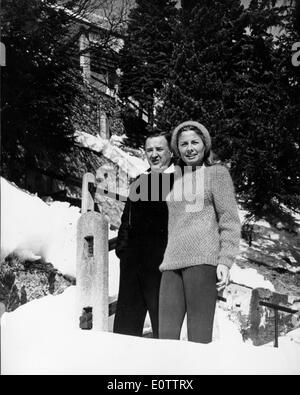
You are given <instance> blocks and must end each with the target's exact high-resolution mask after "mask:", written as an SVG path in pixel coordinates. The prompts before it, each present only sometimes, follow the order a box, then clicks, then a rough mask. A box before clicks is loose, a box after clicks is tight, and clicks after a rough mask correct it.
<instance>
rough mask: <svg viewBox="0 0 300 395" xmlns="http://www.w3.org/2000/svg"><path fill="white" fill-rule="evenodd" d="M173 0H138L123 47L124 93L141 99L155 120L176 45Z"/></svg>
mask: <svg viewBox="0 0 300 395" xmlns="http://www.w3.org/2000/svg"><path fill="white" fill-rule="evenodd" d="M175 3H176V2H175V1H173V0H154V1H146V0H137V1H136V7H135V8H134V9H133V10H132V11H131V13H130V15H129V24H128V30H127V34H126V37H125V42H124V48H123V50H122V51H121V53H120V55H121V63H120V67H121V70H122V72H123V76H122V78H121V90H120V92H121V95H122V97H123V98H125V99H126V98H128V97H131V98H133V99H134V100H136V101H138V102H139V105H140V107H141V109H143V110H145V111H146V112H147V113H148V115H149V123H150V124H152V123H153V110H154V104H155V97H156V94H157V92H158V91H159V90H160V89H161V88H162V86H163V83H164V81H165V76H166V74H167V70H168V65H169V59H170V56H171V54H172V49H173V38H172V35H173V32H172V31H173V25H174V18H175V15H176V8H175Z"/></svg>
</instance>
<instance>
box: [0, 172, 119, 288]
mask: <svg viewBox="0 0 300 395" xmlns="http://www.w3.org/2000/svg"><path fill="white" fill-rule="evenodd" d="M79 216H80V210H79V208H78V207H73V206H70V204H69V203H65V202H53V203H50V204H47V203H45V202H44V201H43V200H41V199H40V198H38V197H37V196H34V195H31V194H29V193H27V192H24V191H22V190H21V189H19V188H17V187H15V186H14V185H13V184H11V183H9V182H8V181H6V180H5V179H4V178H1V260H2V259H4V258H5V257H6V256H7V255H9V254H11V253H13V252H14V253H16V254H17V255H19V256H20V257H22V258H23V259H26V260H37V259H41V258H42V259H44V260H45V261H46V262H50V263H52V264H53V266H54V267H55V268H56V269H58V270H59V271H60V272H61V273H63V274H68V275H71V276H74V277H75V276H76V231H77V230H76V229H77V221H78V218H79ZM116 236H117V232H113V231H110V232H109V238H113V237H116ZM109 271H110V283H109V284H110V292H111V294H112V295H116V294H117V292H118V281H119V260H118V258H117V257H116V255H115V253H114V251H111V252H110V253H109Z"/></svg>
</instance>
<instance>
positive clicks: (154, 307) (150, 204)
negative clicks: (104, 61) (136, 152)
mask: <svg viewBox="0 0 300 395" xmlns="http://www.w3.org/2000/svg"><path fill="white" fill-rule="evenodd" d="M141 177H143V179H141ZM155 177H159V185H160V188H159V196H156V197H158V198H159V200H158V201H151V191H152V189H153V188H151V173H150V172H149V173H148V174H142V175H141V176H139V178H138V179H137V180H135V181H134V182H133V183H132V185H131V187H130V194H129V198H128V199H127V201H126V204H125V208H124V211H123V215H122V219H121V226H120V228H119V233H118V239H117V246H116V254H117V256H118V257H119V258H120V287H119V298H118V304H117V310H116V316H115V322H114V332H117V333H122V334H128V335H135V336H142V333H143V324H144V320H145V316H146V312H147V311H149V315H150V319H151V324H152V330H153V336H154V337H158V298H159V286H160V279H161V273H160V271H159V265H160V264H161V263H162V260H163V256H164V252H165V249H166V246H167V242H168V207H167V203H166V201H165V197H166V192H167V191H168V188H167V189H166V191H164V192H163V190H162V185H163V183H166V184H165V185H168V184H170V187H172V185H173V182H174V175H173V173H171V174H169V173H156V175H155ZM167 178H168V180H167ZM141 180H142V181H143V182H147V183H148V201H142V200H137V201H133V200H132V199H131V196H132V191H133V190H134V189H135V190H136V191H137V192H139V189H138V188H137V187H136V186H137V184H138V183H140V184H141ZM152 185H153V184H152ZM156 189H157V188H156Z"/></svg>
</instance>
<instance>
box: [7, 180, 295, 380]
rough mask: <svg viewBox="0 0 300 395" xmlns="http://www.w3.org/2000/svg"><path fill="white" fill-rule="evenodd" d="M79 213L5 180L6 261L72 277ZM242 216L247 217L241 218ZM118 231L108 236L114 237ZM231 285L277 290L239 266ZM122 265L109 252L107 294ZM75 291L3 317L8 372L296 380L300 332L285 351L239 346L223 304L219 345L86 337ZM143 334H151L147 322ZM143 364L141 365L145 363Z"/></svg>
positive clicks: (286, 341)
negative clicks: (40, 265) (36, 264)
mask: <svg viewBox="0 0 300 395" xmlns="http://www.w3.org/2000/svg"><path fill="white" fill-rule="evenodd" d="M79 215H80V212H79V209H78V208H76V207H71V206H70V205H69V204H68V203H62V202H53V203H51V204H47V203H45V202H43V201H42V200H41V199H39V198H38V197H37V196H34V195H31V194H29V193H27V192H25V191H22V190H20V189H18V188H16V187H15V186H14V185H13V184H11V183H9V182H7V181H6V180H5V179H3V178H1V236H2V237H1V259H3V258H4V257H5V256H7V255H8V254H10V253H12V252H15V253H17V254H19V255H21V256H22V257H23V258H26V259H32V260H36V259H39V258H42V259H45V260H46V261H47V262H51V263H52V264H53V265H54V267H56V268H57V269H58V270H59V271H60V272H62V273H63V274H69V275H72V276H75V274H76V273H75V271H76V224H77V220H78V218H79ZM241 215H243V213H241ZM116 234H117V233H116V232H112V231H110V234H109V238H112V237H115V236H116ZM231 281H233V282H235V283H238V284H243V285H246V286H249V287H251V288H257V287H263V288H268V289H271V290H274V287H273V285H272V284H271V283H270V282H269V281H267V280H265V279H264V277H263V276H262V275H260V274H258V273H257V271H256V270H255V269H250V268H246V269H242V268H240V267H239V266H237V265H234V266H233V267H232V269H231ZM118 283H119V260H118V258H117V257H116V255H115V253H114V251H111V252H110V253H109V296H110V301H112V300H114V298H115V297H116V295H117V292H118V285H119V284H118ZM75 291H76V287H69V288H68V289H67V290H66V291H65V292H64V293H63V294H61V295H59V296H52V295H49V296H46V297H44V298H41V299H38V300H34V301H32V302H30V303H27V304H26V305H23V306H21V307H19V308H18V309H17V310H15V311H14V312H13V313H5V314H4V315H3V317H2V333H1V334H2V350H1V358H2V365H1V366H2V369H3V373H4V374H299V373H300V364H299V362H300V332H299V331H294V332H291V333H290V334H288V335H287V336H285V337H283V338H280V339H279V344H280V348H279V349H274V348H273V347H271V345H267V346H262V347H259V348H257V347H254V346H252V345H250V344H245V343H243V341H242V338H241V334H240V332H239V331H238V328H237V326H236V325H235V324H234V323H233V322H231V321H230V319H229V318H228V315H227V314H226V312H225V311H224V310H222V309H221V308H220V307H219V306H218V307H217V310H216V319H215V326H214V335H213V339H214V341H213V342H212V343H211V344H209V345H201V344H195V343H191V342H187V341H184V340H185V339H186V326H185V325H184V326H183V329H182V333H181V339H182V341H175V340H155V339H148V338H135V337H131V336H123V335H117V334H113V333H111V331H112V325H113V317H110V321H109V329H110V332H109V333H101V332H94V331H81V330H79V329H77V325H78V317H77V319H76V318H75V314H74V309H75V306H74V304H75V299H76V298H75ZM145 330H146V331H147V330H148V331H149V330H150V322H149V317H147V319H146V325H145ZM141 361H143V363H141Z"/></svg>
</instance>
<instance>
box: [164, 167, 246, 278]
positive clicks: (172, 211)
mask: <svg viewBox="0 0 300 395" xmlns="http://www.w3.org/2000/svg"><path fill="white" fill-rule="evenodd" d="M180 174H181V172H180ZM193 174H194V175H195V176H196V180H197V183H199V184H198V186H197V187H196V189H193V191H196V194H194V197H195V196H196V200H195V201H194V203H191V201H190V199H191V195H193V194H190V196H189V194H188V193H187V194H185V196H186V197H187V199H181V201H176V200H179V199H177V198H176V197H174V196H176V195H175V194H176V192H174V191H175V190H176V185H177V186H178V185H179V184H180V183H181V184H180V185H184V187H183V188H186V187H185V185H191V176H190V178H189V179H187V176H186V174H184V175H183V176H181V175H180V176H179V177H176V173H175V182H174V186H173V190H172V191H171V193H170V194H169V196H168V199H167V204H168V209H169V223H168V244H167V248H166V251H165V255H164V260H163V262H162V264H161V265H160V270H161V271H165V270H176V269H183V268H186V267H189V266H195V265H201V264H208V265H214V266H217V265H218V264H223V265H226V266H228V267H229V268H230V267H231V265H232V264H233V262H234V259H235V257H236V255H237V254H238V251H239V240H240V220H239V216H238V210H237V203H236V199H235V193H234V186H233V183H232V179H231V176H230V174H229V172H228V170H227V169H226V167H224V166H221V165H214V166H209V167H205V166H202V167H201V168H198V169H197V170H196V171H195V172H194V173H193ZM194 179H195V178H194ZM178 183H179V184H178ZM182 183H183V184H182ZM179 189H180V188H179ZM177 191H178V189H177ZM187 200H188V201H187Z"/></svg>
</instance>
